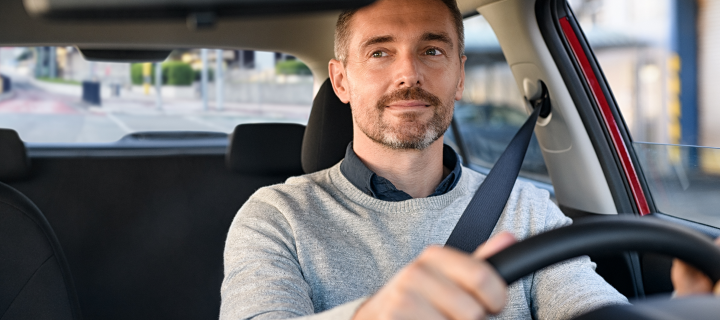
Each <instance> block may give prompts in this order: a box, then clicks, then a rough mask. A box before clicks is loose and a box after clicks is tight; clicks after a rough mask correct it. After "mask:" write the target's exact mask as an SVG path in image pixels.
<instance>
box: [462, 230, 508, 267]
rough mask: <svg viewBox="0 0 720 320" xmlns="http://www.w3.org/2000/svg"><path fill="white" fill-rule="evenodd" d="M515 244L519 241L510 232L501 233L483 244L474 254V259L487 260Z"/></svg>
mask: <svg viewBox="0 0 720 320" xmlns="http://www.w3.org/2000/svg"><path fill="white" fill-rule="evenodd" d="M515 242H517V240H515V237H514V236H513V235H512V234H511V233H510V232H507V231H503V232H500V233H498V234H496V235H495V236H493V237H492V238H490V239H488V241H485V243H483V244H481V245H480V246H479V247H478V248H477V250H475V252H473V257H474V258H478V259H483V260H485V259H487V258H489V257H491V256H492V255H494V254H496V253H498V252H500V251H502V250H503V249H505V248H507V247H509V246H510V245H512V244H513V243H515Z"/></svg>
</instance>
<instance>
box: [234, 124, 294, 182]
mask: <svg viewBox="0 0 720 320" xmlns="http://www.w3.org/2000/svg"><path fill="white" fill-rule="evenodd" d="M304 133H305V126H303V125H300V124H295V123H246V124H240V125H238V126H237V127H235V130H234V131H233V134H232V136H231V137H230V143H229V144H228V151H227V153H226V158H225V159H226V165H227V167H228V168H229V169H231V170H233V171H235V172H237V173H240V174H249V175H263V176H288V177H289V176H294V175H301V174H303V170H302V166H301V163H300V151H301V147H302V140H303V134H304Z"/></svg>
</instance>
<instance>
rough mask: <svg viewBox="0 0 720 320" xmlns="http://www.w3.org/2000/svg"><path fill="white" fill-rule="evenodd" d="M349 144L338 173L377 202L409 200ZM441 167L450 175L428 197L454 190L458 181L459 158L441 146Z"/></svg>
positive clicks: (446, 146) (405, 194)
mask: <svg viewBox="0 0 720 320" xmlns="http://www.w3.org/2000/svg"><path fill="white" fill-rule="evenodd" d="M352 146H353V144H352V142H350V144H349V145H348V147H347V150H346V151H345V160H343V162H342V163H341V164H340V172H342V174H343V175H344V176H345V178H347V179H348V180H349V181H350V183H352V184H353V185H354V186H355V187H356V188H358V189H360V191H362V192H364V193H365V194H367V195H369V196H371V197H373V198H375V199H379V200H384V201H404V200H410V199H412V197H411V196H410V195H409V194H407V193H405V191H402V190H399V189H398V188H395V186H394V185H393V184H392V182H390V180H388V179H385V178H383V177H381V176H379V175H377V174H375V173H374V172H372V171H371V170H370V169H368V167H367V166H366V165H365V164H364V163H363V162H362V161H360V158H358V156H357V154H355V151H354V150H353V148H352ZM443 166H445V167H446V168H448V169H450V170H451V172H450V174H448V175H447V177H445V179H443V180H442V181H441V182H440V184H439V185H438V186H437V188H435V192H433V194H431V195H430V196H429V197H433V196H439V195H443V194H445V193H447V192H448V191H450V190H452V189H453V188H455V185H457V183H458V181H459V180H460V174H461V172H462V171H461V169H460V168H461V165H460V157H458V155H457V153H455V150H453V149H452V148H450V146H448V145H443Z"/></svg>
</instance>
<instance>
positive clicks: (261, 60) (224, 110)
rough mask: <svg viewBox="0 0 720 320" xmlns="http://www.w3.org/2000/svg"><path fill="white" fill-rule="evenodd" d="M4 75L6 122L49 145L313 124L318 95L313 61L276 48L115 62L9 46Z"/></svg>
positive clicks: (1, 121)
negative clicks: (272, 124) (312, 109)
mask: <svg viewBox="0 0 720 320" xmlns="http://www.w3.org/2000/svg"><path fill="white" fill-rule="evenodd" d="M0 74H2V79H3V81H2V82H3V83H2V85H1V86H0V113H1V114H2V115H1V116H0V128H11V129H14V130H16V131H17V132H18V133H19V135H20V137H21V138H22V139H23V140H24V141H26V142H30V143H42V144H47V143H64V144H66V143H108V142H115V141H118V140H120V139H121V138H123V137H125V136H127V135H129V134H133V133H138V132H158V131H163V132H168V131H174V132H179V131H200V132H207V131H211V132H219V133H220V134H210V135H208V136H223V135H224V134H227V133H230V132H232V130H233V129H234V127H235V126H236V125H237V124H240V123H244V122H295V123H303V124H304V123H306V122H307V119H308V116H309V112H310V106H311V105H312V94H313V91H312V88H313V79H312V75H311V73H310V70H309V69H308V68H307V66H305V65H304V64H303V63H302V62H301V61H299V60H297V59H295V58H294V57H292V56H290V55H286V54H282V53H276V52H259V51H244V50H215V49H212V50H210V49H183V50H175V51H173V52H172V53H170V55H169V57H168V58H167V59H166V60H165V61H163V62H161V63H107V62H90V61H87V60H85V59H84V58H83V55H82V53H81V52H80V51H79V50H78V49H77V48H74V47H5V48H0ZM170 136H172V135H170Z"/></svg>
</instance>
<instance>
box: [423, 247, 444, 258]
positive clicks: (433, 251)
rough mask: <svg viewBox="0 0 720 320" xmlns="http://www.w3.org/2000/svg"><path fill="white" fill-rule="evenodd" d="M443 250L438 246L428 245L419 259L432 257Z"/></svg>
mask: <svg viewBox="0 0 720 320" xmlns="http://www.w3.org/2000/svg"><path fill="white" fill-rule="evenodd" d="M442 252H443V248H442V247H440V246H429V247H427V248H426V249H425V250H424V251H423V252H422V254H421V255H420V259H421V260H426V259H434V258H435V257H437V256H439V255H440V254H441V253H442Z"/></svg>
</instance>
